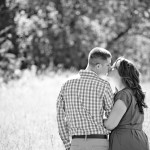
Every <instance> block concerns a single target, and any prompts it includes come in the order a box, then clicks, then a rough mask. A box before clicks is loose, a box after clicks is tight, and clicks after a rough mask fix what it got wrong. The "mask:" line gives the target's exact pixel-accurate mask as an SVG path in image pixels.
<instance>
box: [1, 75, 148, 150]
mask: <svg viewBox="0 0 150 150" xmlns="http://www.w3.org/2000/svg"><path fill="white" fill-rule="evenodd" d="M67 79H68V75H67V74H63V75H54V74H50V75H49V76H44V77H39V78H37V77H35V76H34V74H31V73H28V72H26V74H25V75H24V76H23V78H22V79H21V80H19V81H13V82H10V83H9V84H8V85H5V84H2V83H1V85H0V150H64V147H63V145H62V142H61V140H60V138H59V135H58V130H57V123H56V99H57V95H58V93H59V90H60V87H61V84H62V83H63V82H64V81H65V80H67ZM143 88H144V90H145V91H147V94H149V95H147V100H149V98H150V83H144V84H143ZM148 92H149V93H148ZM148 103H149V107H150V100H149V102H148ZM149 124H150V109H147V111H146V114H145V122H144V130H145V131H146V133H147V135H148V136H149V139H150V126H149Z"/></svg>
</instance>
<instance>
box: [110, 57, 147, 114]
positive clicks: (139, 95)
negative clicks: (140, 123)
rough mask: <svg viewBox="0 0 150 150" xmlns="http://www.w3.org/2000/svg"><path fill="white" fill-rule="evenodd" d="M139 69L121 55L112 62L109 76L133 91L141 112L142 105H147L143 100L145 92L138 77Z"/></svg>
mask: <svg viewBox="0 0 150 150" xmlns="http://www.w3.org/2000/svg"><path fill="white" fill-rule="evenodd" d="M139 75H140V73H139V71H138V70H137V68H136V67H135V65H134V64H133V63H132V62H131V61H129V60H128V59H125V58H123V57H119V58H118V59H117V60H116V61H115V62H114V64H113V66H112V69H111V71H110V73H109V76H110V77H112V78H113V79H114V81H115V82H118V83H122V84H123V85H124V86H125V87H127V88H130V89H131V90H132V91H133V94H134V96H135V97H136V99H137V104H138V106H139V110H140V112H141V113H143V107H144V108H146V107H147V105H146V104H145V102H144V99H145V94H144V93H143V92H142V89H141V86H140V79H139Z"/></svg>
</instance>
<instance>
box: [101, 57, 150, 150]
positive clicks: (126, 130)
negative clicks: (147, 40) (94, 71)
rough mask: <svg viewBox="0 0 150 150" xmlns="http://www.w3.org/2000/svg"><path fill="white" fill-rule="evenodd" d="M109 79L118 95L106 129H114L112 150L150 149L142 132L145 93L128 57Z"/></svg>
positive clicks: (106, 123) (112, 72) (116, 65)
mask: <svg viewBox="0 0 150 150" xmlns="http://www.w3.org/2000/svg"><path fill="white" fill-rule="evenodd" d="M109 76H110V77H111V78H112V79H113V80H114V81H115V83H116V88H117V93H116V94H115V96H114V101H115V104H114V107H113V109H112V111H111V113H110V116H109V118H108V119H107V120H105V121H104V126H105V127H106V128H107V129H109V130H112V132H111V134H110V139H109V140H110V148H109V150H149V146H148V139H147V136H146V134H145V133H144V132H143V130H142V124H143V121H144V108H147V105H146V104H145V102H144V99H145V94H144V93H143V91H142V89H141V86H140V83H139V72H138V70H137V69H136V68H135V66H134V65H133V64H132V63H131V62H130V61H129V60H127V59H125V58H122V57H120V58H118V59H117V60H116V62H115V63H114V64H113V66H112V70H111V71H110V73H109Z"/></svg>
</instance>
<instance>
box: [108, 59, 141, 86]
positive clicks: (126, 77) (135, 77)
mask: <svg viewBox="0 0 150 150" xmlns="http://www.w3.org/2000/svg"><path fill="white" fill-rule="evenodd" d="M110 76H111V77H112V78H114V80H115V81H116V82H117V80H121V81H122V83H123V84H124V86H127V87H132V88H136V86H137V84H139V71H138V70H137V68H136V67H135V66H134V64H133V63H132V62H131V61H129V60H127V59H125V58H123V57H119V58H118V59H117V60H116V61H115V63H114V64H113V66H112V70H111V71H110Z"/></svg>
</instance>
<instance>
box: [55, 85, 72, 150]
mask: <svg viewBox="0 0 150 150" xmlns="http://www.w3.org/2000/svg"><path fill="white" fill-rule="evenodd" d="M63 91H64V88H63V87H62V89H61V91H60V93H59V96H58V98H57V123H58V131H59V135H60V138H61V140H62V141H63V143H64V145H65V148H66V149H69V148H70V147H71V142H70V138H69V132H68V127H67V122H66V115H65V101H64V98H63Z"/></svg>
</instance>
